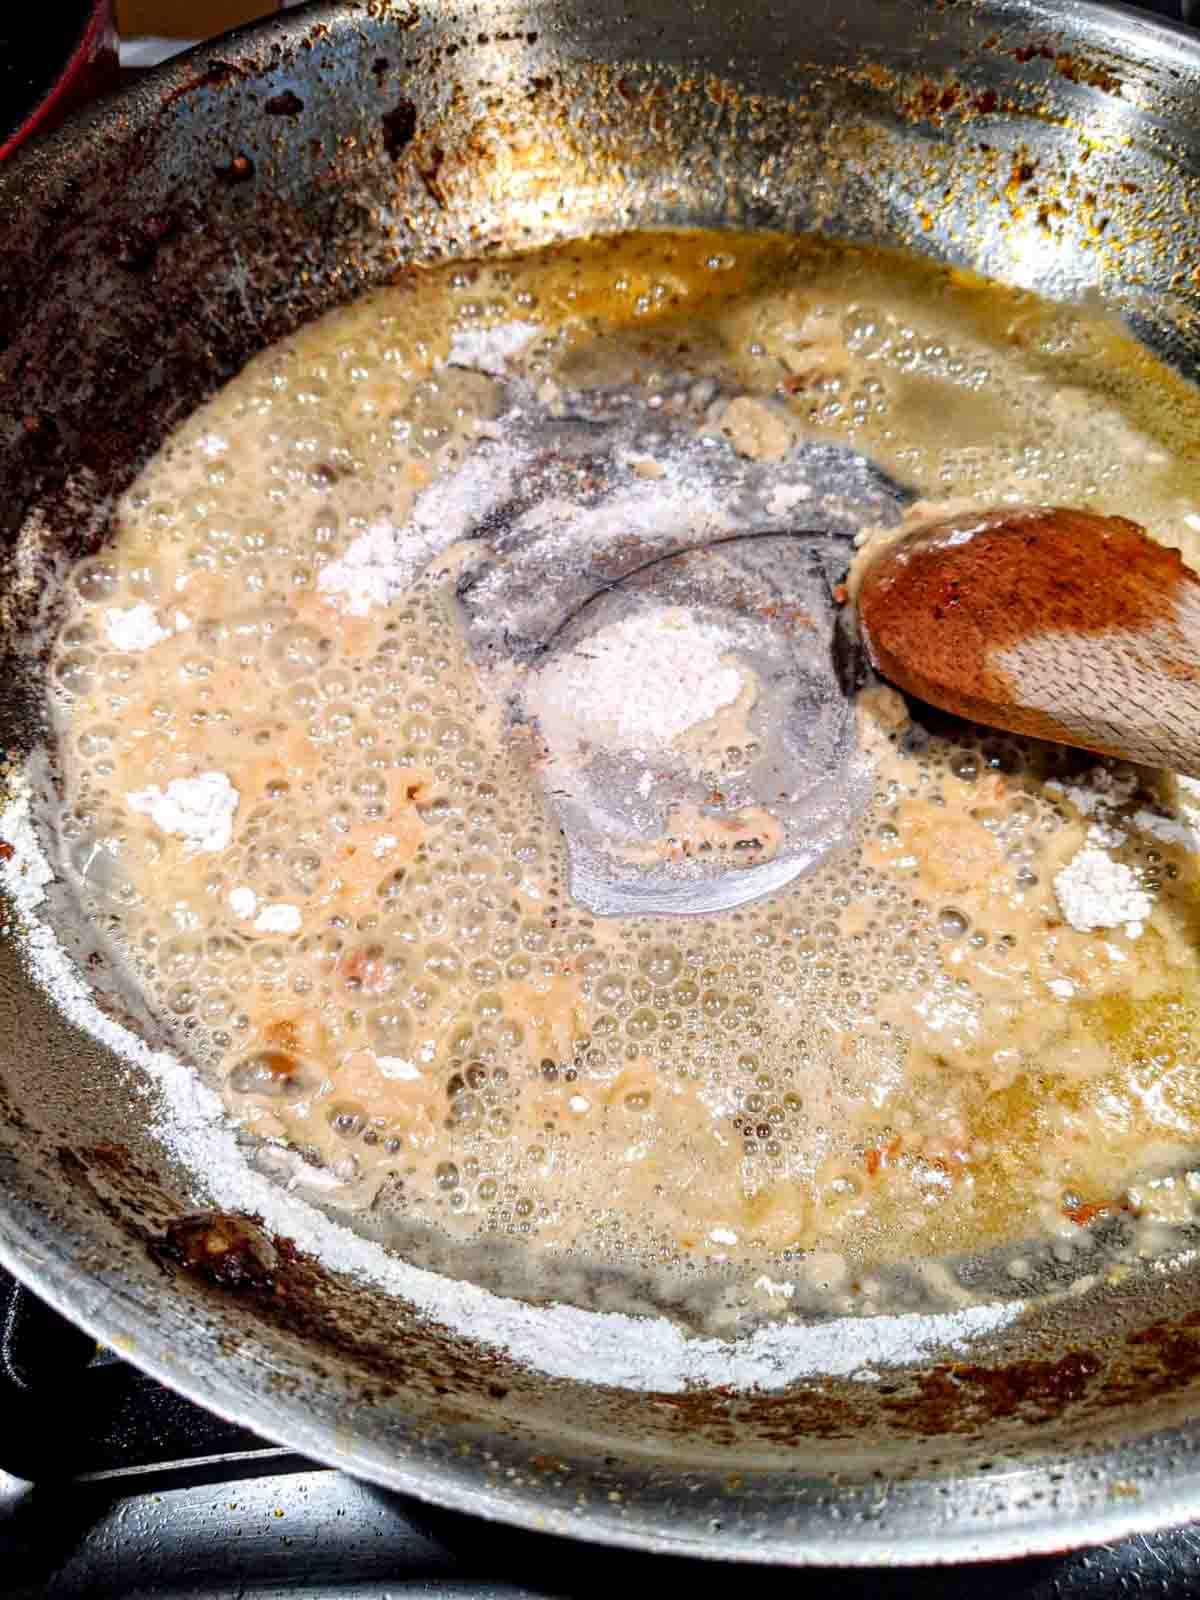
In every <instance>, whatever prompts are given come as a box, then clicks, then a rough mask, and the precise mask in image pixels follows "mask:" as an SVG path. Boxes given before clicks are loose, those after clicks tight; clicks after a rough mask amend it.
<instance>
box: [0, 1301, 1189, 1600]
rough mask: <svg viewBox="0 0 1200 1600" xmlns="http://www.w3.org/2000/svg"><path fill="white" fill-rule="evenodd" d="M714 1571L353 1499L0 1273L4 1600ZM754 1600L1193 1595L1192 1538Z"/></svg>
mask: <svg viewBox="0 0 1200 1600" xmlns="http://www.w3.org/2000/svg"><path fill="white" fill-rule="evenodd" d="M729 1577H730V1573H729V1569H728V1568H722V1567H719V1566H713V1565H711V1564H706V1563H702V1562H697V1561H682V1560H677V1559H673V1558H668V1557H656V1556H646V1555H639V1554H636V1553H632V1552H627V1551H617V1550H600V1549H596V1548H594V1547H584V1546H582V1545H579V1544H576V1543H573V1542H571V1541H569V1540H564V1539H558V1538H553V1537H551V1536H550V1535H538V1534H530V1533H523V1532H518V1531H516V1530H511V1529H506V1528H502V1527H496V1526H493V1525H491V1524H485V1523H481V1522H479V1521H478V1520H477V1519H475V1518H472V1517H465V1516H462V1515H459V1514H457V1513H454V1512H449V1511H443V1510H439V1509H436V1508H434V1507H432V1506H425V1505H422V1504H420V1503H418V1502H417V1501H414V1500H409V1499H406V1498H405V1497H404V1496H402V1495H398V1494H394V1493H391V1492H389V1491H387V1490H384V1489H379V1488H376V1487H374V1486H373V1485H370V1484H364V1483H359V1482H357V1481H356V1480H355V1479H353V1478H350V1477H347V1476H346V1474H345V1473H342V1472H335V1471H333V1470H332V1469H330V1468H324V1467H320V1466H318V1465H317V1464H316V1463H314V1462H311V1461H306V1460H305V1459H304V1458H303V1457H301V1456H297V1455H295V1454H293V1453H292V1452H290V1451H287V1450H283V1449H280V1448H279V1447H278V1446H275V1445H270V1444H267V1443H266V1442H265V1441H264V1440H262V1439H258V1438H256V1437H255V1436H254V1435H253V1434H252V1433H250V1432H248V1431H247V1430H246V1429H245V1428H240V1427H238V1426H236V1425H235V1424H233V1423H227V1422H222V1421H221V1420H220V1419H218V1418H216V1417H213V1416H210V1415H209V1414H208V1413H207V1412H205V1411H202V1410H201V1409H200V1408H199V1407H198V1406H194V1405H192V1404H191V1403H190V1402H189V1401H187V1400H184V1399H182V1398H181V1397H180V1396H179V1395H176V1394H174V1393H172V1392H171V1391H170V1390H168V1389H164V1388H163V1387H162V1385H161V1384H158V1383H156V1382H154V1380H153V1379H151V1378H147V1377H145V1376H144V1375H143V1374H142V1373H140V1372H138V1371H136V1370H135V1369H134V1368H133V1367H130V1366H128V1365H126V1363H124V1362H123V1361H120V1360H118V1359H117V1358H116V1357H115V1356H113V1355H112V1354H111V1352H108V1351H104V1350H98V1349H97V1347H96V1345H95V1344H94V1343H93V1342H92V1341H91V1340H90V1339H89V1338H87V1336H86V1335H84V1334H82V1333H80V1332H79V1331H78V1330H77V1329H76V1328H74V1327H72V1326H71V1325H70V1324H69V1323H67V1322H66V1321H64V1320H63V1318H61V1317H60V1316H58V1315H57V1313H55V1312H53V1311H50V1310H48V1309H47V1308H46V1307H45V1306H43V1305H42V1304H41V1303H40V1302H39V1301H37V1300H35V1299H34V1297H33V1296H32V1295H31V1294H30V1293H29V1292H28V1291H27V1290H25V1289H21V1288H19V1287H18V1286H17V1285H16V1284H15V1283H14V1281H13V1280H12V1279H11V1278H9V1277H8V1276H7V1274H5V1273H3V1272H0V1595H2V1596H3V1597H4V1600H60V1597H63V1600H65V1597H72V1600H74V1597H80V1600H83V1597H86V1600H105V1597H109V1596H111V1597H113V1600H116V1597H118V1596H119V1597H120V1600H150V1597H152V1596H153V1597H155V1600H159V1597H166V1596H175V1597H180V1600H182V1597H184V1596H186V1597H187V1600H233V1597H234V1596H243V1595H251V1594H252V1595H254V1596H256V1597H260V1600H271V1597H278V1600H284V1597H286V1600H304V1597H311V1600H386V1597H389V1596H393V1597H396V1600H399V1596H400V1595H401V1594H403V1595H406V1596H418V1595H419V1596H421V1597H422V1600H443V1597H444V1600H451V1597H453V1600H485V1597H486V1600H551V1597H553V1600H600V1597H601V1596H604V1597H608V1596H611V1595H612V1594H613V1593H619V1592H621V1587H622V1586H630V1585H632V1586H635V1587H634V1591H633V1592H635V1593H636V1592H643V1591H644V1590H645V1588H646V1586H647V1584H648V1582H649V1581H653V1582H654V1583H656V1584H671V1583H672V1582H675V1583H677V1584H679V1585H681V1586H682V1585H687V1586H688V1587H690V1588H692V1589H693V1590H694V1591H699V1592H701V1593H703V1592H704V1591H705V1590H707V1589H710V1588H717V1587H720V1586H723V1585H724V1584H725V1583H727V1582H728V1581H729ZM741 1581H749V1582H751V1583H752V1584H753V1588H754V1594H755V1600H783V1596H784V1595H786V1596H788V1600H793V1597H794V1596H795V1593H796V1589H797V1585H798V1584H802V1585H804V1586H805V1588H806V1590H807V1591H808V1592H810V1593H812V1592H817V1593H820V1592H821V1591H822V1590H823V1589H825V1588H827V1587H832V1586H833V1585H835V1584H836V1587H837V1590H838V1595H839V1600H868V1597H870V1600H901V1597H910V1596H917V1595H920V1596H921V1600H950V1597H952V1596H953V1597H956V1600H957V1597H959V1596H961V1595H963V1594H964V1593H965V1591H966V1589H967V1587H968V1586H969V1587H970V1590H971V1593H972V1600H1017V1597H1018V1596H1020V1597H1024V1600H1083V1597H1085V1596H1086V1597H1089V1600H1091V1597H1095V1596H1117V1595H1139V1594H1143V1593H1147V1592H1153V1593H1154V1594H1155V1595H1156V1596H1158V1597H1160V1600H1176V1597H1182V1596H1185V1595H1194V1594H1196V1593H1198V1592H1200V1527H1198V1528H1183V1529H1179V1530H1176V1531H1174V1532H1169V1533H1163V1534H1154V1535H1149V1536H1141V1535H1139V1536H1138V1537H1136V1538H1132V1539H1126V1540H1122V1541H1121V1542H1119V1543H1115V1544H1112V1545H1105V1546H1104V1547H1102V1548H1101V1549H1098V1550H1089V1551H1079V1552H1076V1553H1074V1554H1072V1555H1067V1556H1054V1557H1047V1558H1040V1559H1035V1560H1027V1561H1018V1562H1006V1563H993V1564H989V1565H987V1566H984V1567H979V1568H973V1569H971V1571H970V1573H969V1575H968V1574H967V1573H966V1572H964V1570H963V1569H957V1570H955V1569H941V1570H939V1569H931V1568H920V1569H909V1570H900V1571H891V1572H879V1571H871V1572H853V1571H844V1570H838V1569H830V1568H819V1569H813V1570H811V1571H810V1572H808V1573H806V1574H804V1575H803V1576H801V1575H799V1574H797V1573H795V1572H781V1571H778V1570H770V1569H761V1570H759V1569H755V1570H753V1571H752V1572H751V1571H749V1570H747V1569H742V1579H741Z"/></svg>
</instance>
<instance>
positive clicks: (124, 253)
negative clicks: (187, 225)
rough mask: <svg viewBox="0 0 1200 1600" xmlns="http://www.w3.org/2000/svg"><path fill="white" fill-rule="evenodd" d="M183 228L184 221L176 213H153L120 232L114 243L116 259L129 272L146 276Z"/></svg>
mask: <svg viewBox="0 0 1200 1600" xmlns="http://www.w3.org/2000/svg"><path fill="white" fill-rule="evenodd" d="M181 227H182V223H181V220H180V218H179V216H178V215H177V214H176V213H174V212H170V211H154V212H151V213H149V214H148V215H147V216H145V217H143V218H142V219H141V220H140V221H138V222H136V223H134V224H132V225H130V226H128V227H125V228H121V229H119V230H118V231H117V233H116V234H115V235H114V237H113V240H112V253H113V257H114V259H115V260H116V261H117V262H118V263H119V264H120V265H121V266H123V267H125V268H126V269H127V270H128V271H130V272H146V271H148V270H149V269H150V268H151V267H152V266H153V265H154V263H155V261H156V260H157V258H158V252H159V249H160V247H161V246H162V245H163V244H164V243H165V242H166V240H168V239H170V238H172V237H173V236H174V235H175V234H177V233H178V232H179V231H180V228H181Z"/></svg>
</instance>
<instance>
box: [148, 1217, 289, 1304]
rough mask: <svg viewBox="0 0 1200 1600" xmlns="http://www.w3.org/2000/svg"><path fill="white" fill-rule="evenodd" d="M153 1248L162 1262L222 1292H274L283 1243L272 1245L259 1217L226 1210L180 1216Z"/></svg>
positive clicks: (169, 1224)
mask: <svg viewBox="0 0 1200 1600" xmlns="http://www.w3.org/2000/svg"><path fill="white" fill-rule="evenodd" d="M152 1248H153V1249H154V1251H155V1253H156V1254H157V1255H158V1257H159V1259H161V1260H166V1261H170V1262H174V1263H175V1265H176V1266H179V1267H182V1268H183V1269H184V1271H185V1272H191V1273H194V1274H195V1275H196V1276H197V1277H200V1278H202V1279H204V1280H205V1281H206V1282H208V1283H212V1284H215V1285H217V1287H218V1288H221V1289H236V1290H247V1289H254V1290H259V1291H261V1292H265V1293H268V1294H273V1293H274V1292H275V1289H276V1283H275V1270H276V1268H277V1266H278V1264H279V1257H280V1244H276V1243H272V1241H271V1240H270V1239H269V1238H268V1237H267V1235H266V1234H265V1233H264V1232H263V1230H262V1228H261V1226H260V1225H259V1220H258V1219H257V1218H253V1217H245V1216H241V1215H239V1214H237V1213H236V1212H222V1211H209V1212H201V1213H199V1214H197V1215H196V1216H191V1217H180V1218H178V1219H177V1220H176V1221H175V1222H171V1223H168V1225H167V1230H166V1234H165V1235H164V1237H163V1238H162V1239H161V1240H159V1241H157V1243H156V1244H155V1245H154V1246H152Z"/></svg>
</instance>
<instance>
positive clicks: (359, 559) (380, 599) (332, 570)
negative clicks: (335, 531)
mask: <svg viewBox="0 0 1200 1600" xmlns="http://www.w3.org/2000/svg"><path fill="white" fill-rule="evenodd" d="M399 551H400V541H399V535H398V533H397V530H396V529H395V528H394V527H392V525H391V523H388V522H377V523H376V524H375V525H374V526H373V527H370V528H368V529H367V531H366V533H360V534H359V536H358V538H357V539H355V540H353V541H352V543H351V544H350V546H349V547H348V549H347V550H346V553H345V555H344V556H343V557H342V559H341V560H340V561H330V562H327V563H326V565H325V566H323V567H322V568H321V570H320V571H319V572H318V573H317V588H318V589H320V591H321V593H322V594H330V595H343V596H344V597H345V608H346V610H347V611H348V612H349V613H350V615H351V616H352V617H365V616H366V614H367V612H368V611H370V609H371V608H372V606H385V605H387V603H388V601H389V600H391V599H392V598H393V596H395V595H397V594H399V593H400V591H401V590H402V589H404V588H405V586H406V585H407V583H408V581H409V578H410V576H411V565H410V563H409V562H407V561H402V560H401V559H400V553H399Z"/></svg>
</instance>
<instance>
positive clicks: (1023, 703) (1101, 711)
mask: <svg viewBox="0 0 1200 1600" xmlns="http://www.w3.org/2000/svg"><path fill="white" fill-rule="evenodd" d="M857 605H858V620H859V626H860V629H861V632H862V636H863V641H864V643H865V645H866V649H867V654H868V656H869V658H870V660H871V663H872V665H873V666H874V667H875V669H876V671H877V672H879V673H880V674H881V676H883V677H884V678H887V679H888V680H889V681H890V682H892V683H894V684H895V685H896V686H897V687H898V688H900V689H903V690H905V691H906V692H907V693H909V694H912V695H915V696H917V698H919V699H921V700H925V701H927V702H928V703H929V704H931V705H935V706H938V707H940V708H941V709H942V710H945V711H949V712H951V713H953V714H955V715H957V716H960V717H965V718H967V719H969V720H971V721H974V722H982V723H986V724H988V725H989V726H991V727H996V728H1005V729H1008V730H1010V731H1011V732H1014V733H1023V734H1031V735H1033V736H1035V737H1037V738H1040V739H1052V740H1056V741H1057V742H1059V743H1061V744H1069V745H1076V746H1079V747H1082V748H1083V749H1086V750H1095V751H1097V752H1099V753H1100V754H1103V755H1110V756H1118V757H1121V758H1123V759H1125V760H1129V761H1136V762H1140V763H1142V764H1144V765H1147V766H1155V767H1166V768H1169V769H1170V770H1172V771H1176V772H1183V773H1186V774H1189V775H1192V776H1200V578H1198V577H1197V575H1196V574H1195V573H1194V572H1193V571H1192V570H1191V569H1190V568H1189V567H1187V566H1185V565H1184V563H1183V561H1182V559H1181V557H1180V555H1179V552H1178V551H1177V550H1169V549H1167V548H1166V547H1165V546H1163V545H1160V544H1157V543H1156V542H1155V541H1154V540H1153V539H1151V538H1150V537H1149V536H1148V535H1147V534H1146V532H1145V531H1144V530H1143V529H1142V528H1140V527H1139V526H1138V525H1137V523H1135V522H1130V521H1128V520H1127V519H1126V518H1124V517H1104V516H1099V515H1096V514H1095V513H1093V512H1089V511H1072V510H1066V509H1062V508H1055V507H1046V506H1036V507H1012V508H1010V507H1003V508H999V509H995V510H988V511H981V512H972V513H967V514H965V515H961V516H957V517H952V518H950V519H949V520H947V521H943V522H937V523H933V524H930V525H928V526H925V527H921V528H917V529H914V530H913V531H912V532H911V533H909V534H906V535H903V536H901V537H900V538H899V539H897V540H895V541H893V542H892V543H890V544H884V545H882V546H881V547H880V550H879V552H878V554H877V555H875V556H874V557H873V558H871V557H870V556H869V553H868V564H867V566H866V569H865V572H864V573H863V576H862V577H861V579H860V582H859V588H858V593H857Z"/></svg>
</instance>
